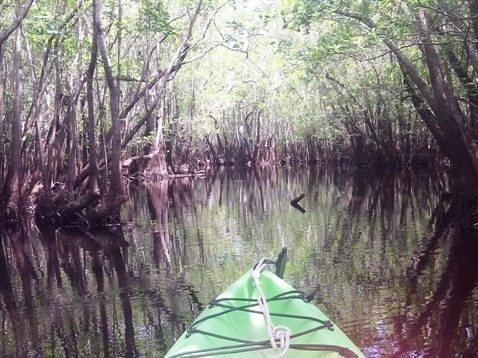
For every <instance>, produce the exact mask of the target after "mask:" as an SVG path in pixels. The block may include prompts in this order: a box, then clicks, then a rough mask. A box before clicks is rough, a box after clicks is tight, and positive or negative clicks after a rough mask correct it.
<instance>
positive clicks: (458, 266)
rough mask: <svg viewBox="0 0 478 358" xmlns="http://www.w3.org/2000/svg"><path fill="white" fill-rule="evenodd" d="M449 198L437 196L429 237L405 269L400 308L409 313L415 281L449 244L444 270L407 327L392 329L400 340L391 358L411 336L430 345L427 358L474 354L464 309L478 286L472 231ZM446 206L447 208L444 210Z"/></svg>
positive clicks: (477, 343)
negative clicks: (401, 336)
mask: <svg viewBox="0 0 478 358" xmlns="http://www.w3.org/2000/svg"><path fill="white" fill-rule="evenodd" d="M455 200H456V198H455V197H453V196H449V195H443V196H442V200H441V202H440V203H439V205H438V207H437V208H436V210H435V211H436V212H435V215H434V216H433V219H434V220H433V221H432V225H434V227H435V234H434V235H433V236H432V237H431V238H430V240H429V242H428V244H427V245H426V246H425V247H424V248H423V250H422V251H421V252H420V254H419V256H418V258H417V259H416V262H415V264H414V267H412V268H410V269H409V271H408V295H407V300H406V305H407V306H406V308H407V309H409V310H411V306H412V305H414V304H415V302H414V301H415V299H416V297H417V295H418V291H419V287H418V286H419V279H420V278H421V277H423V276H425V271H426V270H427V269H428V270H433V267H434V260H435V256H436V254H437V250H438V249H439V247H440V246H444V245H446V244H447V243H448V244H449V246H450V248H449V251H448V255H447V259H446V264H445V267H444V270H443V272H442V273H441V275H440V276H439V280H438V282H437V284H436V288H435V289H434V290H433V291H432V293H431V294H430V296H429V298H428V299H427V301H426V302H425V304H424V308H423V310H422V311H421V312H419V313H417V314H416V317H415V319H414V321H413V323H411V324H408V327H406V326H407V324H406V323H405V322H403V323H402V324H400V325H399V326H398V327H397V330H398V331H399V332H404V336H405V338H404V339H403V340H401V342H400V350H399V351H398V352H397V353H396V354H395V355H394V357H397V358H398V357H401V356H402V355H403V353H404V352H407V351H408V350H409V349H410V347H411V346H413V341H414V340H415V339H416V337H427V338H429V339H430V341H431V342H433V344H432V345H431V348H430V350H429V352H427V354H428V355H429V356H430V357H437V358H446V357H452V356H456V354H460V357H463V358H464V357H470V358H471V357H476V356H478V334H477V332H476V330H477V327H476V323H475V325H474V322H476V312H474V311H469V310H468V309H467V308H468V306H469V304H470V302H471V301H472V298H473V294H474V292H476V288H477V287H478V260H477V257H478V230H476V229H475V228H470V227H469V226H467V225H466V224H463V222H462V221H461V220H460V218H461V217H462V216H463V207H462V206H461V205H458V204H457V202H456V201H455ZM447 203H449V204H450V205H449V207H448V209H447V210H445V206H448V205H447Z"/></svg>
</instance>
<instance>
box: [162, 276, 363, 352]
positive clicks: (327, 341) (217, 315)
mask: <svg viewBox="0 0 478 358" xmlns="http://www.w3.org/2000/svg"><path fill="white" fill-rule="evenodd" d="M251 271H252V270H251ZM251 271H249V272H247V273H246V274H244V275H243V276H242V277H241V278H239V279H238V280H237V281H236V282H234V283H233V284H232V285H231V286H230V287H229V288H227V289H226V290H225V291H224V292H223V293H222V294H221V295H219V296H218V297H217V298H216V300H215V302H216V304H214V305H212V306H210V307H208V308H207V309H206V310H205V311H204V312H202V313H201V314H200V315H199V317H198V318H197V319H196V320H195V322H194V323H193V324H192V326H191V327H193V331H192V332H191V333H190V334H188V332H185V333H183V335H182V336H181V337H180V338H179V339H178V340H177V342H176V343H175V344H174V346H173V347H172V348H171V349H170V350H169V352H168V353H167V354H166V357H165V358H179V357H181V358H186V357H188V358H196V357H251V358H253V357H258V358H264V356H265V355H264V354H266V355H268V356H274V355H276V356H277V355H278V354H280V353H281V351H280V350H279V351H274V350H273V349H272V348H271V345H270V342H269V336H268V331H267V328H266V324H265V321H264V316H263V314H262V311H261V310H260V308H259V307H258V305H257V301H255V300H256V299H257V298H258V291H257V289H256V288H255V286H254V283H253V280H252V278H251ZM260 282H261V287H262V289H263V291H264V293H265V296H266V297H267V300H268V305H269V311H270V316H271V321H272V324H273V325H274V326H286V327H288V328H289V329H290V331H291V335H292V336H291V339H290V348H289V349H288V351H287V353H286V354H285V355H284V356H283V357H287V358H291V357H301V358H312V357H315V358H339V357H360V358H362V357H365V356H364V355H363V353H361V351H360V350H359V349H358V348H357V347H356V346H355V345H354V344H353V343H352V341H350V339H349V338H348V337H347V336H346V335H345V334H344V333H343V332H342V331H341V330H340V329H339V328H338V327H337V326H335V325H333V324H332V323H331V322H330V321H329V319H328V318H327V317H326V316H325V315H324V314H323V313H322V312H321V311H320V310H319V309H318V308H317V307H315V306H314V305H313V304H311V303H307V302H306V301H305V300H303V299H301V298H300V297H299V293H297V291H295V289H294V288H293V287H292V286H290V285H289V284H287V283H286V282H284V281H283V280H282V279H281V278H279V277H277V276H276V275H275V274H274V273H272V272H270V271H267V270H264V271H263V272H262V273H261V276H260ZM287 292H291V293H290V294H286V295H285V296H282V298H281V299H273V297H274V296H276V295H280V294H284V293H287ZM287 297H290V298H287ZM236 298H242V299H246V300H242V301H240V300H234V299H236ZM271 298H272V299H271ZM229 299H233V300H229ZM247 299H253V300H254V301H252V300H251V301H247ZM224 306H227V307H224ZM231 306H233V307H239V306H242V307H244V306H247V308H245V309H243V310H236V309H234V308H230V307H231ZM277 314H286V315H289V317H287V316H279V315H277ZM291 315H295V316H301V318H298V317H290V316H291ZM209 316H211V317H209ZM207 317H209V318H207ZM310 317H311V318H312V319H310ZM319 320H321V321H327V322H328V323H326V324H325V326H326V327H324V324H323V322H320V321H319ZM328 324H330V325H333V328H329V327H328V326H327V325H328ZM319 327H323V328H319ZM309 330H310V332H308V331H309ZM304 332H305V333H304ZM218 336H221V337H218ZM225 336H227V337H229V338H230V339H225V338H224V337H225ZM254 342H255V343H254ZM322 345H323V346H322ZM339 347H342V348H343V350H342V351H341V352H340V353H338V352H337V351H327V350H325V351H322V350H317V349H333V350H339ZM306 348H307V350H305V349H306ZM309 349H313V350H309Z"/></svg>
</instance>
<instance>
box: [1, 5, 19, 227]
mask: <svg viewBox="0 0 478 358" xmlns="http://www.w3.org/2000/svg"><path fill="white" fill-rule="evenodd" d="M21 7H22V5H21V0H18V3H17V12H18V14H20V11H21ZM21 40H22V30H21V26H18V27H17V29H16V30H15V53H14V57H13V58H14V67H13V69H14V71H13V83H14V99H13V118H12V142H11V163H10V166H9V169H8V176H7V179H6V181H5V197H6V200H7V208H6V209H7V216H8V217H9V218H11V219H16V218H17V217H18V209H19V203H20V195H21V186H22V173H23V170H22V124H21V122H22V114H23V106H22V99H23V98H22V97H23V78H22V42H21Z"/></svg>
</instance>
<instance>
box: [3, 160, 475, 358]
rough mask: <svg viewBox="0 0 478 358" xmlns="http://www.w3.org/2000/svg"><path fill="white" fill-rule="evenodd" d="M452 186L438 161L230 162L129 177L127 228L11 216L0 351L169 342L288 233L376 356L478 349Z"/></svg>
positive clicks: (131, 347)
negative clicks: (366, 166) (58, 226)
mask: <svg viewBox="0 0 478 358" xmlns="http://www.w3.org/2000/svg"><path fill="white" fill-rule="evenodd" d="M444 188H446V180H445V177H444V176H443V175H439V174H433V173H399V174H397V173H396V174H393V173H382V174H378V173H372V172H368V171H360V172H349V171H338V170H322V169H310V170H309V169H293V170H292V169H291V170H286V169H277V170H270V169H264V170H261V171H254V170H243V171H238V170H223V171H221V172H218V173H216V174H215V175H211V176H208V177H206V178H201V179H181V180H176V181H174V182H169V183H168V182H162V183H155V184H151V185H148V186H146V187H141V186H138V187H131V188H130V193H129V194H130V201H129V202H128V204H127V205H125V207H124V209H123V215H122V217H123V220H124V221H123V222H122V225H121V227H119V228H118V227H112V228H109V229H106V228H104V229H96V230H90V231H88V232H85V231H80V230H77V229H69V230H62V231H55V230H53V229H51V228H45V229H42V230H38V229H37V228H36V227H34V226H32V225H26V226H25V227H23V228H22V229H21V230H16V231H13V230H7V229H5V228H2V230H1V239H2V240H0V245H1V250H0V357H162V356H163V355H164V354H165V352H166V351H167V349H168V348H169V347H170V346H171V345H172V343H173V342H174V339H175V338H177V337H178V336H179V335H180V334H181V332H182V331H183V330H184V329H185V327H186V326H187V324H188V323H189V322H191V321H192V320H193V318H194V317H195V316H196V315H197V314H199V312H201V311H202V309H203V308H204V307H205V305H207V303H208V302H209V300H210V299H211V298H213V297H214V296H216V295H217V294H219V293H220V292H221V291H222V290H223V289H224V288H226V287H227V286H228V285H229V284H230V283H231V282H233V281H234V280H235V279H236V278H238V277H239V276H240V275H241V274H242V273H243V272H244V271H245V270H247V269H248V268H249V267H251V266H252V265H253V264H254V263H255V262H256V261H257V260H258V259H260V258H261V257H264V256H266V257H270V258H275V257H276V256H277V254H278V253H279V251H280V250H281V248H282V247H283V246H287V247H288V248H289V264H288V266H287V270H286V275H285V279H286V280H287V281H288V282H289V283H291V284H292V285H293V286H295V287H296V288H298V289H302V290H305V291H312V290H314V289H317V288H318V295H317V298H316V301H315V303H316V304H317V305H318V306H319V307H320V308H321V309H322V310H323V311H324V312H325V313H326V314H327V315H328V316H329V317H330V318H331V319H332V320H333V321H335V323H336V324H337V325H339V326H340V327H341V328H342V329H343V330H344V331H345V332H346V333H347V334H348V335H349V336H350V338H351V339H352V340H353V341H354V342H355V343H356V344H357V345H358V346H360V347H362V348H363V349H364V352H365V353H366V355H368V356H369V357H377V358H378V357H478V334H477V329H478V327H477V326H478V320H477V319H478V290H477V286H478V283H477V281H478V235H477V233H475V231H477V232H478V230H463V229H461V228H460V227H459V226H458V225H451V224H449V223H448V222H447V220H446V215H442V214H441V213H443V210H440V206H438V210H437V205H438V203H439V195H440V193H441V192H442V190H443V189H444ZM301 193H305V194H306V195H305V197H304V199H303V200H302V201H300V205H301V206H302V207H303V209H305V212H304V213H303V212H301V211H300V210H298V209H296V208H294V207H292V206H290V204H289V201H290V200H291V199H292V198H294V197H296V196H298V195H299V194H301ZM443 209H447V208H446V207H444V208H443Z"/></svg>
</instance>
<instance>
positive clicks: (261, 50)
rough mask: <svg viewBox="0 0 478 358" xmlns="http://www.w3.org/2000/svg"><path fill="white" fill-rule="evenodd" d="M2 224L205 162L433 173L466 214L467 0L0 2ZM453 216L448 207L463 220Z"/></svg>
mask: <svg viewBox="0 0 478 358" xmlns="http://www.w3.org/2000/svg"><path fill="white" fill-rule="evenodd" d="M0 19H1V21H0V133H1V136H0V153H1V155H0V185H1V198H0V209H1V210H0V211H1V214H0V215H1V217H2V221H3V222H9V223H16V222H18V221H19V220H20V219H21V218H23V217H25V216H34V217H35V218H36V220H37V222H39V223H44V224H48V225H55V226H62V225H66V224H71V223H76V224H78V225H81V224H85V225H88V226H91V225H98V224H105V223H111V222H114V221H115V220H117V215H118V209H119V208H120V207H121V205H122V204H123V203H124V202H125V201H126V194H125V193H126V191H125V186H127V185H128V183H129V182H131V181H140V182H147V181H158V180H166V179H171V178H174V177H178V176H189V175H191V176H193V175H207V173H208V171H209V170H210V169H211V168H214V167H218V166H238V165H247V166H257V167H263V166H272V165H283V166H294V165H304V164H310V165H335V166H356V167H361V168H364V167H365V168H368V167H370V168H374V167H393V168H405V167H406V168H408V167H412V168H413V167H417V166H427V167H437V168H444V169H446V170H449V172H450V180H451V184H450V188H451V189H452V193H451V194H452V195H448V194H450V193H446V194H447V195H444V199H446V200H447V201H448V203H447V205H449V206H450V207H453V208H455V209H456V208H461V210H453V211H452V210H450V212H454V213H458V214H457V215H458V216H459V217H462V214H463V213H466V214H467V215H466V220H468V221H469V223H471V224H474V223H475V222H477V221H478V204H477V202H478V201H477V199H478V157H477V155H478V152H477V149H478V148H477V145H476V144H477V141H478V82H477V71H478V41H477V40H478V0H468V1H450V0H423V1H418V0H411V1H390V0H375V1H372V0H361V1H349V0H320V1H319V0H285V1H276V0H223V1H221V0H174V1H154V0H140V1H131V0H114V1H113V0H92V1H85V0H75V1H72V0H56V1H52V0H37V1H34V0H27V1H25V0H23V1H21V0H16V1H14V0H0ZM464 219H465V218H464Z"/></svg>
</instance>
